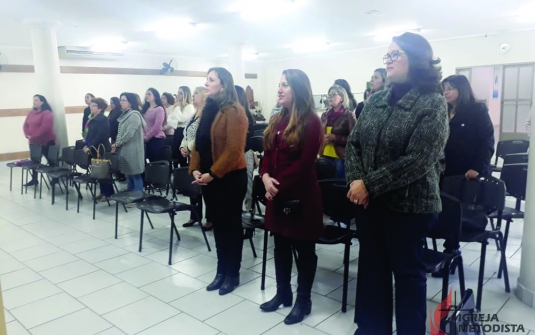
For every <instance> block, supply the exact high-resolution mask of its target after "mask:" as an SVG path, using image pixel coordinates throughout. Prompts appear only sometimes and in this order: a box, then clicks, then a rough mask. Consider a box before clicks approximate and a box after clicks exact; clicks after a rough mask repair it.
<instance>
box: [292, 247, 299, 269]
mask: <svg viewBox="0 0 535 335" xmlns="http://www.w3.org/2000/svg"><path fill="white" fill-rule="evenodd" d="M292 253H293V254H294V261H295V265H296V266H299V264H298V263H299V255H298V254H297V250H295V248H292Z"/></svg>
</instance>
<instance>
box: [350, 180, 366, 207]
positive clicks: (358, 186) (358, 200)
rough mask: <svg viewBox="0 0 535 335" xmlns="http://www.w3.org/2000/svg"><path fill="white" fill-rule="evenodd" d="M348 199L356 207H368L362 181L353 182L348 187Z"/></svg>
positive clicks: (364, 186)
mask: <svg viewBox="0 0 535 335" xmlns="http://www.w3.org/2000/svg"><path fill="white" fill-rule="evenodd" d="M347 197H348V199H349V200H350V201H351V202H352V203H354V204H356V205H364V206H366V205H368V197H369V194H368V190H367V189H366V185H364V182H363V181H362V180H355V181H353V182H352V183H351V185H350V186H349V192H347Z"/></svg>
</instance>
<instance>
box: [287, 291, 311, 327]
mask: <svg viewBox="0 0 535 335" xmlns="http://www.w3.org/2000/svg"><path fill="white" fill-rule="evenodd" d="M310 312H312V301H311V300H310V299H303V298H300V297H297V299H296V300H295V305H294V308H292V311H291V312H290V314H288V316H287V317H286V318H285V319H284V323H285V324H287V325H293V324H296V323H299V322H301V321H303V320H304V318H305V316H306V315H309V314H310Z"/></svg>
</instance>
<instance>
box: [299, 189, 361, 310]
mask: <svg viewBox="0 0 535 335" xmlns="http://www.w3.org/2000/svg"><path fill="white" fill-rule="evenodd" d="M319 185H320V189H321V197H322V200H323V212H324V213H325V214H326V215H328V216H330V217H331V220H333V221H334V222H336V223H338V226H330V225H328V226H325V233H324V235H323V237H320V238H319V239H317V240H316V244H330V245H334V244H343V245H344V260H343V263H344V279H343V288H342V289H343V291H342V292H343V293H342V312H344V313H345V312H346V310H347V286H348V284H347V283H348V281H349V253H350V248H351V244H352V243H351V241H352V240H353V238H355V237H356V232H355V231H354V230H351V228H350V224H349V223H350V222H351V220H352V219H354V218H355V205H354V204H353V203H351V202H350V201H349V199H347V183H346V181H345V180H344V179H326V180H320V181H319ZM340 222H344V223H346V224H347V227H346V228H342V227H340ZM298 256H299V255H298Z"/></svg>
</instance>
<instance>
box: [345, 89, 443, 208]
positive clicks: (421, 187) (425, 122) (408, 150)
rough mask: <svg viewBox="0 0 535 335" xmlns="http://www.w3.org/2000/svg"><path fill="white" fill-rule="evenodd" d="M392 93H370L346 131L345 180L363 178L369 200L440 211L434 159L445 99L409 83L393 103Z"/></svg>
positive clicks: (440, 154)
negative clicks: (371, 94) (411, 87)
mask: <svg viewBox="0 0 535 335" xmlns="http://www.w3.org/2000/svg"><path fill="white" fill-rule="evenodd" d="M391 96H392V90H391V89H389V90H385V91H383V92H380V93H376V94H374V95H373V96H372V97H371V98H370V101H369V102H368V103H367V104H366V105H365V107H364V110H363V111H362V114H361V115H360V118H359V120H358V122H357V124H356V126H355V128H353V131H352V132H351V135H349V138H348V140H347V147H346V179H347V182H348V183H351V182H352V181H354V180H362V181H363V182H364V185H365V186H366V189H367V190H368V193H369V199H370V205H373V206H378V207H381V208H385V209H389V210H392V211H396V212H402V213H439V212H440V211H441V209H442V208H441V202H440V191H439V177H440V172H441V170H442V166H441V163H440V162H439V161H440V159H441V158H442V157H443V152H444V147H445V145H446V141H447V139H448V133H449V128H448V110H447V107H446V101H445V99H444V97H442V96H441V95H440V94H438V93H432V94H421V93H420V92H419V91H418V90H417V89H415V88H413V89H411V90H410V91H409V92H408V93H407V94H405V96H403V98H402V99H401V100H400V101H398V102H397V103H396V104H395V105H394V107H393V108H392V107H391V106H390V99H391Z"/></svg>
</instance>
